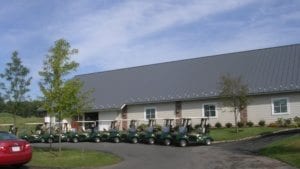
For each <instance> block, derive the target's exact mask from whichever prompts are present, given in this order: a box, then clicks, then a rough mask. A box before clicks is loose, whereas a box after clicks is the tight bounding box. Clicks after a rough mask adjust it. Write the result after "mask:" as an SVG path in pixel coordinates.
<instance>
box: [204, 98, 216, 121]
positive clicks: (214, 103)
mask: <svg viewBox="0 0 300 169" xmlns="http://www.w3.org/2000/svg"><path fill="white" fill-rule="evenodd" d="M205 105H214V106H215V111H216V116H214V117H212V116H209V118H210V119H217V118H218V114H219V112H218V104H217V103H216V102H211V103H203V104H202V117H205V113H204V106H205Z"/></svg>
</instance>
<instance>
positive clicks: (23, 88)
mask: <svg viewBox="0 0 300 169" xmlns="http://www.w3.org/2000/svg"><path fill="white" fill-rule="evenodd" d="M28 74H29V69H28V68H27V67H25V66H24V65H23V64H22V61H21V59H20V58H19V57H18V52H17V51H14V52H13V53H12V57H11V62H9V63H7V64H6V68H5V71H4V73H3V74H0V76H1V78H3V79H4V80H5V81H6V82H5V83H3V84H2V87H3V89H4V99H5V100H6V101H7V102H11V104H12V106H11V108H10V110H11V113H12V114H13V119H14V126H16V114H17V112H18V110H19V109H20V103H21V102H22V101H24V100H25V98H26V93H27V92H29V86H30V82H31V79H32V78H31V77H28Z"/></svg>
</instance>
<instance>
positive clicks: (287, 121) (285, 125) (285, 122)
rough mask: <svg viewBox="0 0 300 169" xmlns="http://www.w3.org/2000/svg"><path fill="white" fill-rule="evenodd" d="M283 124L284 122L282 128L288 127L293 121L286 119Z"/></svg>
mask: <svg viewBox="0 0 300 169" xmlns="http://www.w3.org/2000/svg"><path fill="white" fill-rule="evenodd" d="M283 122H284V124H283V125H284V127H288V126H289V125H291V124H292V122H293V120H292V119H291V118H288V119H284V120H283Z"/></svg>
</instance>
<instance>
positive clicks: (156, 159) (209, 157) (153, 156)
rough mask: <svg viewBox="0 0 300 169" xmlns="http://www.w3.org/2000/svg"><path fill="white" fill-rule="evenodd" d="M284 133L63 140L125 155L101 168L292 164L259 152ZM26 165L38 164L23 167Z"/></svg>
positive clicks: (283, 167) (283, 168)
mask: <svg viewBox="0 0 300 169" xmlns="http://www.w3.org/2000/svg"><path fill="white" fill-rule="evenodd" d="M289 135H291V134H289ZM282 137H286V135H279V136H271V137H264V138H259V139H254V140H248V141H240V142H232V143H220V144H213V145H211V146H192V147H185V148H180V147H174V146H170V147H166V146H160V145H144V144H136V145H134V144H128V143H119V144H114V143H77V144H72V143H63V147H64V148H77V149H84V150H98V151H105V152H110V153H113V154H116V155H118V156H120V157H122V158H123V159H124V160H123V161H122V162H121V163H119V164H117V165H114V166H108V167H102V169H134V168H136V169H137V168H143V169H160V168H161V169H199V168H207V169H226V168H228V169H229V168H230V169H235V168H236V169H237V168H244V169H246V168H266V169H269V168H272V169H288V168H293V167H291V166H289V165H287V164H285V163H282V162H280V161H277V160H274V159H270V158H267V157H263V156H259V155H258V154H257V151H258V150H259V149H260V148H262V147H264V146H265V145H267V144H268V143H269V142H271V141H274V140H277V139H280V138H282ZM34 146H38V147H45V146H48V145H47V144H34ZM54 146H57V144H54ZM24 169H37V168H34V167H24Z"/></svg>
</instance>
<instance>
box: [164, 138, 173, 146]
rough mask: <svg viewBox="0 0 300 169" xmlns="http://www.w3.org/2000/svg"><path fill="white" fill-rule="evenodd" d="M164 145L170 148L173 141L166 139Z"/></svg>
mask: <svg viewBox="0 0 300 169" xmlns="http://www.w3.org/2000/svg"><path fill="white" fill-rule="evenodd" d="M164 143H165V145H166V146H169V145H171V140H170V139H168V138H167V139H165V141H164Z"/></svg>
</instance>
